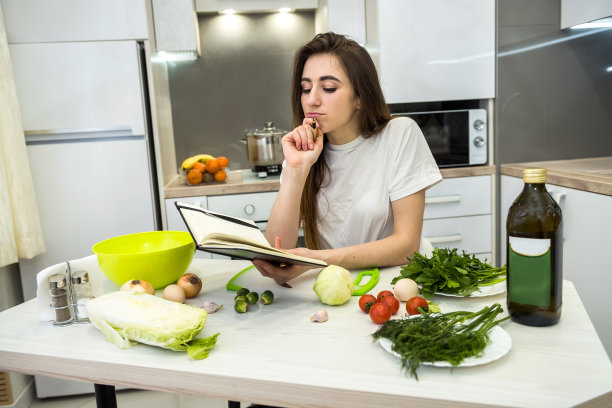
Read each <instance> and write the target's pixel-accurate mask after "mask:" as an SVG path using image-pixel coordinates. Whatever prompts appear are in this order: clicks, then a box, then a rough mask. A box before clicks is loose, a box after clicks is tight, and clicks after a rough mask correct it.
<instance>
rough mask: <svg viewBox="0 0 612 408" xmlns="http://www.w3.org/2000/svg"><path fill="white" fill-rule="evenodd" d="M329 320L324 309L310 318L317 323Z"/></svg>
mask: <svg viewBox="0 0 612 408" xmlns="http://www.w3.org/2000/svg"><path fill="white" fill-rule="evenodd" d="M327 318H328V316H327V311H326V310H324V309H321V310H319V311H317V312H316V313H315V314H313V315H312V316H311V317H310V321H311V322H316V323H323V322H326V321H327Z"/></svg>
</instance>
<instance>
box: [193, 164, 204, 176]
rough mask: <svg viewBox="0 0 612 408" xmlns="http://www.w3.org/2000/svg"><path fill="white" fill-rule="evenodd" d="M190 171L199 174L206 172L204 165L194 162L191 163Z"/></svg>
mask: <svg viewBox="0 0 612 408" xmlns="http://www.w3.org/2000/svg"><path fill="white" fill-rule="evenodd" d="M192 169H193V170H197V171H199V172H200V173H204V171H206V165H205V164H204V163H202V162H195V163H193V167H192Z"/></svg>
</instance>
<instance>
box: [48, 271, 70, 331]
mask: <svg viewBox="0 0 612 408" xmlns="http://www.w3.org/2000/svg"><path fill="white" fill-rule="evenodd" d="M49 290H50V291H51V307H52V308H53V311H54V312H55V321H54V322H53V324H54V325H55V326H64V325H67V324H70V323H72V322H73V321H74V317H73V315H72V307H71V305H70V293H69V291H68V284H67V281H66V276H65V275H63V274H61V273H58V274H55V275H51V276H50V277H49Z"/></svg>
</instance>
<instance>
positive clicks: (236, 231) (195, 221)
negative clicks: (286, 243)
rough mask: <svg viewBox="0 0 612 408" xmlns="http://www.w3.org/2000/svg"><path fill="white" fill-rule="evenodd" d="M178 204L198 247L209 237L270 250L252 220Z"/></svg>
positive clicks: (266, 241)
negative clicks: (236, 241)
mask: <svg viewBox="0 0 612 408" xmlns="http://www.w3.org/2000/svg"><path fill="white" fill-rule="evenodd" d="M177 204H178V205H180V207H181V208H179V211H180V212H181V215H182V216H183V218H184V220H185V223H186V224H187V227H188V228H189V231H190V232H191V234H192V235H193V236H194V238H195V241H196V242H197V244H198V245H201V244H202V243H203V242H204V241H206V239H208V238H209V237H216V238H219V237H223V239H224V240H226V241H230V242H231V241H235V240H238V241H239V242H243V243H249V244H251V245H256V246H259V247H263V248H270V244H269V243H268V240H266V237H265V236H264V235H263V234H262V232H261V231H260V230H259V228H258V227H257V225H256V224H255V223H254V222H253V221H251V220H246V219H242V218H237V217H230V216H227V215H223V214H218V213H215V212H213V211H209V210H204V209H202V208H200V207H194V206H191V205H189V204H184V203H177ZM221 217H223V218H221Z"/></svg>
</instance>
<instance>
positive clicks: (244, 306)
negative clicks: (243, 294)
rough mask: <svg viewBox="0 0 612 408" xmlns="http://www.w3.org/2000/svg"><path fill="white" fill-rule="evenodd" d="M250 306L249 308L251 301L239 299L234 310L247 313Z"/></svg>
mask: <svg viewBox="0 0 612 408" xmlns="http://www.w3.org/2000/svg"><path fill="white" fill-rule="evenodd" d="M248 308H249V303H248V302H245V301H244V300H239V301H237V302H236V303H234V310H235V311H237V312H238V313H246V311H247V310H248Z"/></svg>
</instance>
